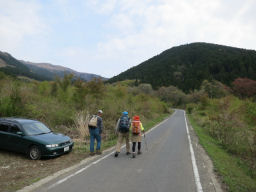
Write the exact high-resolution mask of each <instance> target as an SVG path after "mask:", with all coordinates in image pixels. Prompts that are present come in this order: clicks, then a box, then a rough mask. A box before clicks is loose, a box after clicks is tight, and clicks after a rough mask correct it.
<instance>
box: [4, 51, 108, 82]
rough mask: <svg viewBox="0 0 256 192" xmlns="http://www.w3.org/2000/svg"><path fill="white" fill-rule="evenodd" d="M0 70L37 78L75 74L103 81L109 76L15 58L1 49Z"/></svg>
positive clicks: (44, 78) (78, 76) (86, 78)
mask: <svg viewBox="0 0 256 192" xmlns="http://www.w3.org/2000/svg"><path fill="white" fill-rule="evenodd" d="M0 71H2V72H4V73H6V74H9V75H14V76H25V77H29V78H32V79H36V80H40V81H42V80H54V79H55V78H56V76H59V77H64V75H65V74H73V75H74V77H75V78H80V79H82V80H84V81H90V80H92V79H93V78H100V79H102V80H103V81H105V80H107V78H105V77H102V76H100V75H96V74H91V73H83V72H77V71H75V70H73V69H70V68H67V67H63V66H61V65H53V64H51V63H43V62H42V63H35V62H30V61H23V60H18V59H16V58H14V57H13V56H12V55H11V54H9V53H7V52H1V51H0Z"/></svg>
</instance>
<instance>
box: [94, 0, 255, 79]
mask: <svg viewBox="0 0 256 192" xmlns="http://www.w3.org/2000/svg"><path fill="white" fill-rule="evenodd" d="M109 4H111V6H110V5H109ZM233 4H234V6H233ZM107 5H108V6H109V7H111V9H108V12H107V13H108V14H109V15H110V16H111V20H110V22H109V23H107V24H109V25H110V26H109V27H112V28H113V29H115V30H116V31H117V32H116V33H115V34H114V35H113V36H108V37H109V38H108V39H107V40H104V41H102V42H100V43H99V44H98V50H96V52H97V54H96V55H101V57H102V58H105V63H110V61H113V62H117V63H115V65H116V66H118V65H119V67H118V68H116V70H115V71H111V72H110V73H109V74H107V73H105V75H107V76H111V73H114V74H118V73H119V72H121V71H120V69H124V70H126V69H127V68H129V67H131V66H133V65H137V64H139V62H142V61H144V60H146V59H148V58H150V57H152V56H154V55H156V54H158V53H160V52H161V51H163V50H165V49H168V48H171V47H172V46H177V45H180V44H185V43H191V42H198V41H200V42H202V41H204V42H210V43H219V44H225V45H230V46H237V47H244V48H246V47H247V48H254V49H255V37H254V34H255V32H256V31H255V30H256V26H255V25H256V24H255V23H251V22H249V21H248V20H247V21H248V22H244V20H245V18H246V17H248V18H249V20H250V19H252V18H253V17H251V16H250V15H247V13H248V11H250V9H252V10H255V9H256V6H255V5H256V4H255V3H254V1H251V0H247V1H242V0H236V1H235V2H234V1H228V2H226V1H225V3H223V1H221V0H215V1H205V0H194V1H180V0H172V1H170V0H162V1H137V0H119V1H118V2H116V1H108V2H107V3H106V6H107ZM101 6H102V7H104V3H102V1H101ZM108 6H107V7H108ZM114 7H115V9H114ZM230 7H233V8H232V9H230ZM111 11H112V12H111ZM104 13H106V12H104ZM225 13H227V15H225ZM253 21H254V18H253ZM254 22H255V21H254ZM120 58H123V59H120ZM112 65H113V66H114V64H112ZM120 65H123V66H124V67H120Z"/></svg>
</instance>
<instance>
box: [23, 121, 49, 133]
mask: <svg viewBox="0 0 256 192" xmlns="http://www.w3.org/2000/svg"><path fill="white" fill-rule="evenodd" d="M22 127H23V129H24V131H25V132H26V134H27V135H40V134H45V133H49V132H51V130H50V129H49V128H48V127H46V126H45V125H44V124H43V123H40V122H29V123H24V124H22Z"/></svg>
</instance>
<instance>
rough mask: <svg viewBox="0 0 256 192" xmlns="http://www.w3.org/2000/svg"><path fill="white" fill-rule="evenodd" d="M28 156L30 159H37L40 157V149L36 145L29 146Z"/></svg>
mask: <svg viewBox="0 0 256 192" xmlns="http://www.w3.org/2000/svg"><path fill="white" fill-rule="evenodd" d="M28 156H29V158H30V159H32V160H38V159H40V158H41V150H40V149H39V147H38V146H36V145H33V146H31V147H30V148H29V151H28Z"/></svg>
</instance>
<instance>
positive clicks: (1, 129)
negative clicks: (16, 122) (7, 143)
mask: <svg viewBox="0 0 256 192" xmlns="http://www.w3.org/2000/svg"><path fill="white" fill-rule="evenodd" d="M8 128H9V126H8V125H5V124H0V131H4V132H8Z"/></svg>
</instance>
